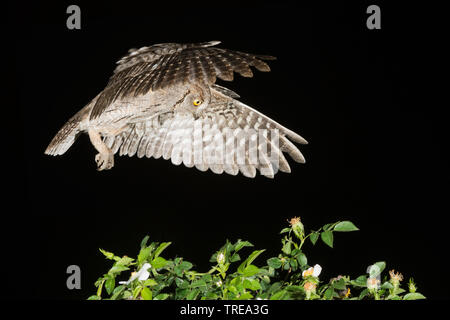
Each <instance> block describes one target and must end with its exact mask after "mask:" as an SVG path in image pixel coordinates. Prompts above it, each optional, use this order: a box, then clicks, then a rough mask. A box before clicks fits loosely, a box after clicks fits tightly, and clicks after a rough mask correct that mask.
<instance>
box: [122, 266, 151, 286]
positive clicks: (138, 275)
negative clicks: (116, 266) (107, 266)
mask: <svg viewBox="0 0 450 320" xmlns="http://www.w3.org/2000/svg"><path fill="white" fill-rule="evenodd" d="M150 267H151V266H150V263H144V265H143V266H142V268H141V269H140V270H139V271H138V272H133V273H132V274H131V278H130V280H128V281H119V284H130V283H131V282H133V281H134V280H136V279H138V280H139V281H143V280H147V279H148V277H149V276H150V272H148V270H147V269H149V268H150Z"/></svg>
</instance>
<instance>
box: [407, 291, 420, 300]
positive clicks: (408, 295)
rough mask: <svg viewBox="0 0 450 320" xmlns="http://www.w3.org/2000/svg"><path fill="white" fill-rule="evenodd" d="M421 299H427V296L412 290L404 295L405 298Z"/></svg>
mask: <svg viewBox="0 0 450 320" xmlns="http://www.w3.org/2000/svg"><path fill="white" fill-rule="evenodd" d="M419 299H426V297H425V296H424V295H423V294H421V293H419V292H411V293H408V294H405V296H404V297H403V300H419Z"/></svg>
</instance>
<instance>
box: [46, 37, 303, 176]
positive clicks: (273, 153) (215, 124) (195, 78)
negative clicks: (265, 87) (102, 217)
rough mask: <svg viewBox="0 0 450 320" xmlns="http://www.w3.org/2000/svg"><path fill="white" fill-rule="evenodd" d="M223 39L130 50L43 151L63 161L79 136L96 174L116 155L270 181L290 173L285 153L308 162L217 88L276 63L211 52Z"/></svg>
mask: <svg viewBox="0 0 450 320" xmlns="http://www.w3.org/2000/svg"><path fill="white" fill-rule="evenodd" d="M219 43H220V41H210V42H203V43H189V44H178V43H162V44H155V45H152V46H149V47H142V48H140V49H130V50H129V51H128V54H127V55H126V56H124V57H123V58H121V59H120V60H119V61H118V62H117V66H116V68H115V70H114V73H113V75H112V76H111V77H110V79H109V81H108V84H107V85H106V87H105V89H104V90H103V91H101V92H100V93H99V94H98V95H97V96H96V97H95V98H94V99H93V100H92V101H90V102H89V103H88V104H87V105H86V106H85V107H84V108H82V109H81V110H80V111H79V112H78V113H76V114H75V115H74V116H73V117H72V118H70V119H69V121H67V123H66V124H65V125H64V126H63V127H62V128H61V129H60V131H59V132H58V133H57V134H56V136H55V137H54V138H53V139H52V141H51V142H50V144H49V146H48V147H47V149H46V150H45V154H48V155H62V154H64V153H65V152H66V151H67V150H68V149H69V148H70V146H71V145H72V144H73V143H74V141H75V139H76V138H77V137H78V136H79V134H81V133H83V132H84V133H87V134H88V136H89V139H90V141H91V143H92V145H93V146H94V147H95V149H96V150H97V151H98V154H96V156H95V162H96V164H97V170H99V171H100V170H107V169H111V168H112V167H113V166H114V155H115V154H116V153H118V154H119V155H120V156H122V155H128V156H130V157H131V156H134V155H137V157H138V158H142V157H144V156H145V157H147V158H151V157H153V158H155V159H158V158H161V157H162V158H164V159H166V160H167V159H171V162H172V163H173V164H175V165H179V164H181V163H183V164H184V165H185V166H187V167H194V166H195V167H196V168H197V169H199V170H201V171H207V170H208V169H210V170H211V171H212V172H214V173H216V174H222V173H223V172H225V173H227V174H231V175H237V174H238V173H239V172H241V173H242V174H243V175H244V176H246V177H255V175H256V172H257V171H259V172H260V173H261V174H262V175H264V176H266V177H269V178H273V177H274V176H275V174H276V173H277V172H278V171H282V172H287V173H289V172H290V171H291V169H290V166H289V163H288V162H287V160H286V158H285V156H284V153H286V154H289V156H290V157H291V158H292V159H293V160H294V161H296V162H299V163H304V162H305V159H304V157H303V155H302V153H301V152H300V151H299V149H298V148H297V147H296V146H295V145H294V144H293V142H296V143H299V144H307V141H306V140H305V139H304V138H302V137H301V136H300V135H298V134H297V133H295V132H293V131H291V130H289V129H287V128H285V127H283V126H282V125H280V124H279V123H277V122H275V121H274V120H272V119H270V118H269V117H267V116H265V115H264V114H262V113H260V112H258V111H257V110H255V109H253V108H251V107H250V106H247V105H246V104H244V103H242V102H240V101H239V100H238V98H239V95H238V94H236V93H235V92H233V91H232V90H230V89H227V88H225V87H223V86H220V85H218V84H216V80H217V78H220V79H222V80H225V81H232V80H233V75H234V73H235V72H236V73H239V74H240V75H241V76H244V77H252V76H253V72H252V70H251V68H250V67H254V68H256V69H257V70H259V71H263V72H267V71H270V68H269V66H268V65H267V63H266V62H265V61H268V60H274V59H275V58H274V57H272V56H267V55H256V54H249V53H244V52H239V51H232V50H227V49H222V48H218V47H216V45H218V44H219Z"/></svg>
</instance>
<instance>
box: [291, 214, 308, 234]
mask: <svg viewBox="0 0 450 320" xmlns="http://www.w3.org/2000/svg"><path fill="white" fill-rule="evenodd" d="M289 223H290V224H291V227H292V231H294V234H295V235H296V236H297V238H299V239H303V237H304V236H305V228H304V226H303V223H302V222H301V221H300V217H294V218H291V220H290V221H289Z"/></svg>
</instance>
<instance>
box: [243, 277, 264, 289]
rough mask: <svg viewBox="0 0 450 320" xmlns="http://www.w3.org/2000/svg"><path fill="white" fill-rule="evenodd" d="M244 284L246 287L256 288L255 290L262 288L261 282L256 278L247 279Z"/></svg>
mask: <svg viewBox="0 0 450 320" xmlns="http://www.w3.org/2000/svg"><path fill="white" fill-rule="evenodd" d="M243 285H244V288H246V289H250V290H254V291H255V290H260V289H261V284H260V283H259V281H258V280H256V279H245V280H244V283H243Z"/></svg>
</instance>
